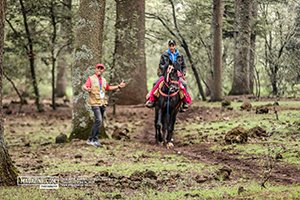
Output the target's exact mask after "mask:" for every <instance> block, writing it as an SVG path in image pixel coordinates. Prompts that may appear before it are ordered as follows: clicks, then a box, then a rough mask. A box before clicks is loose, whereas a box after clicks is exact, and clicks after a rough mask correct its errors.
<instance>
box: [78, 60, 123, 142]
mask: <svg viewBox="0 0 300 200" xmlns="http://www.w3.org/2000/svg"><path fill="white" fill-rule="evenodd" d="M104 71H105V66H104V65H103V64H96V66H95V74H93V75H92V76H89V77H88V79H87V80H86V82H85V84H84V85H83V87H82V88H83V90H85V91H87V92H88V93H89V97H88V103H89V105H90V106H91V108H92V110H93V112H94V116H95V122H94V124H93V127H92V131H91V135H90V137H89V139H88V140H87V144H90V145H93V146H95V147H100V146H101V144H100V142H99V139H98V136H99V130H100V128H101V126H102V124H103V114H104V112H105V107H106V105H107V103H108V102H107V98H106V96H105V91H108V90H118V89H121V88H124V87H125V86H126V83H125V82H124V81H122V82H121V83H120V84H119V85H115V86H110V85H109V84H108V83H107V81H106V79H105V78H104V77H103V76H102V74H103V73H104Z"/></svg>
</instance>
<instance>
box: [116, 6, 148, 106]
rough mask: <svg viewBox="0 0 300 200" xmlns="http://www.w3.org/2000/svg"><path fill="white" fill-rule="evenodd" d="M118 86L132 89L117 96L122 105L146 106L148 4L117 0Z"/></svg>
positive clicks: (125, 90) (126, 89)
mask: <svg viewBox="0 0 300 200" xmlns="http://www.w3.org/2000/svg"><path fill="white" fill-rule="evenodd" d="M116 7H117V19H116V40H115V53H114V56H115V57H114V64H113V67H114V72H115V73H114V77H113V80H114V81H115V82H120V81H121V80H122V79H124V80H125V82H127V83H128V85H127V86H126V87H125V88H124V89H122V90H121V92H119V93H118V94H116V98H117V103H119V104H139V103H143V102H145V96H146V93H147V85H146V83H147V80H146V58H145V0H116Z"/></svg>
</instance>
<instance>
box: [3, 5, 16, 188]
mask: <svg viewBox="0 0 300 200" xmlns="http://www.w3.org/2000/svg"><path fill="white" fill-rule="evenodd" d="M4 13H5V0H0V91H1V92H0V186H3V185H16V184H17V174H16V169H15V168H14V166H13V164H12V160H11V158H10V156H9V154H8V151H7V148H6V145H5V142H4V138H3V132H4V127H3V114H2V77H3V44H4V15H5V14H4Z"/></svg>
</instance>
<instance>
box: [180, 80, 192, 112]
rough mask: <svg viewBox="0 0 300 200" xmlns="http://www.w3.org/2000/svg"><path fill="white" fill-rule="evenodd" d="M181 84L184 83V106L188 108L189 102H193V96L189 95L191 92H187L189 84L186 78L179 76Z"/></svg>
mask: <svg viewBox="0 0 300 200" xmlns="http://www.w3.org/2000/svg"><path fill="white" fill-rule="evenodd" d="M179 80H180V82H181V84H182V85H183V88H182V90H183V92H184V98H183V104H182V107H183V108H185V109H187V108H188V107H189V104H191V97H190V95H189V93H188V92H187V84H186V81H185V80H184V79H182V78H181V77H180V78H179Z"/></svg>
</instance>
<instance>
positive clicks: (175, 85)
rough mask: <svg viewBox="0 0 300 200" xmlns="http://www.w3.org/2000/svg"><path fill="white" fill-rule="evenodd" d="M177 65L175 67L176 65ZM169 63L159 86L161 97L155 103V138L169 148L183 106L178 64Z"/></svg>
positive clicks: (158, 142) (171, 144) (171, 145)
mask: <svg viewBox="0 0 300 200" xmlns="http://www.w3.org/2000/svg"><path fill="white" fill-rule="evenodd" d="M174 66H175V67H174ZM174 66H173V65H169V66H168V69H167V70H165V72H164V80H163V82H162V83H163V86H162V87H159V93H160V95H159V97H158V100H157V102H156V105H155V121H154V124H155V139H156V143H157V144H165V145H166V147H167V149H170V148H172V147H174V145H173V143H172V137H173V131H174V125H175V122H176V116H177V113H178V111H179V108H180V106H181V103H182V101H181V99H180V94H179V91H180V85H179V84H180V83H179V77H178V74H177V71H179V68H178V65H175V64H174ZM166 133H167V134H166Z"/></svg>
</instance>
